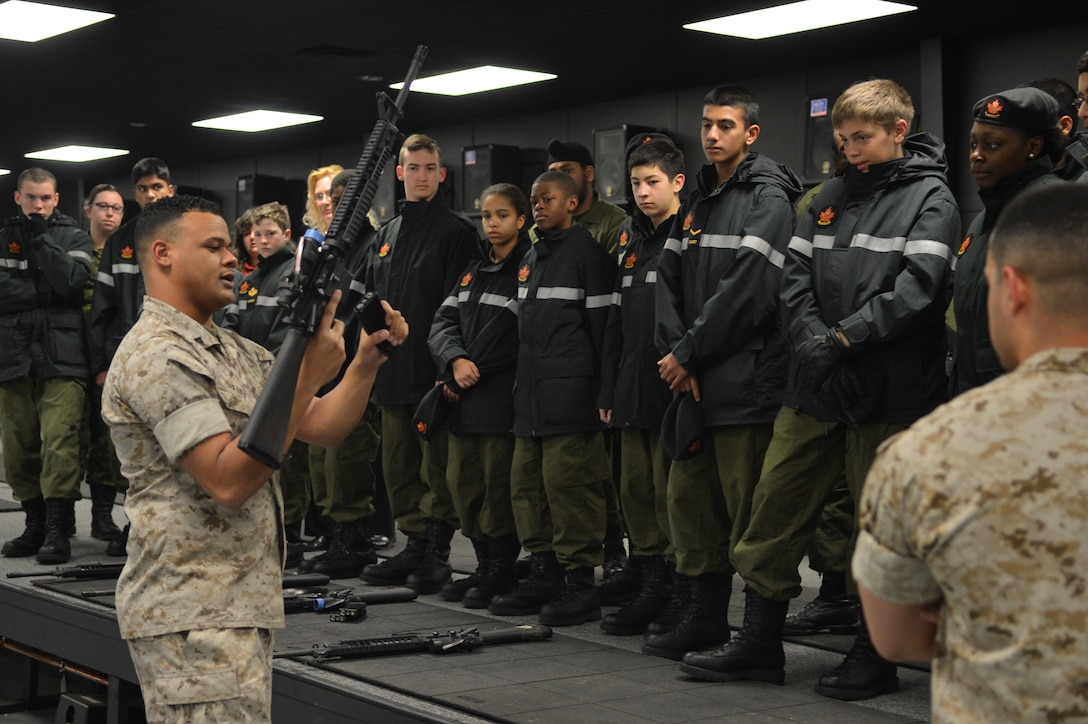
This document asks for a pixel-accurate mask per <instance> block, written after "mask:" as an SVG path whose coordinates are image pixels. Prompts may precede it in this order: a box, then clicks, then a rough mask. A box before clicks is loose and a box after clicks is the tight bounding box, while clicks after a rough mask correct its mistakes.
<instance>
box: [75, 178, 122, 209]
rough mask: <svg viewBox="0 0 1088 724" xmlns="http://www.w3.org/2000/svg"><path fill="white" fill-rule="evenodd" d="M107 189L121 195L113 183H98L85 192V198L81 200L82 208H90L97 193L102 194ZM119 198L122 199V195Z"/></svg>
mask: <svg viewBox="0 0 1088 724" xmlns="http://www.w3.org/2000/svg"><path fill="white" fill-rule="evenodd" d="M107 191H112V192H113V193H115V194H117V195H118V196H121V192H120V191H118V190H117V187H116V186H114V185H113V184H98V185H97V186H93V187H91V190H90V191H89V192H88V193H87V199H86V200H85V201H84V202H83V208H85V209H89V208H91V204H93V203H94V200H95V199H96V198H97V197H98V195H99V194H104V193H106V192H107ZM121 200H122V201H124V197H123V196H122V197H121Z"/></svg>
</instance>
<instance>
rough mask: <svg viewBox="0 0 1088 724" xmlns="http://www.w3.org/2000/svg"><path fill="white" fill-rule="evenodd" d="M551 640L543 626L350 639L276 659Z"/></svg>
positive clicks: (459, 649)
mask: <svg viewBox="0 0 1088 724" xmlns="http://www.w3.org/2000/svg"><path fill="white" fill-rule="evenodd" d="M551 637H552V630H551V629H550V628H548V627H547V626H542V625H537V624H531V625H530V624H527V625H523V626H514V627H513V628H504V629H499V630H497V631H480V630H479V629H476V628H470V629H463V630H461V631H449V632H447V633H444V634H442V633H438V632H437V631H435V632H434V633H432V634H431V635H430V636H423V635H419V634H403V635H399V636H397V635H393V636H381V637H378V638H371V639H353V640H350V641H341V642H340V643H337V644H314V646H313V648H312V649H311V650H309V651H290V652H284V653H281V654H276V656H307V655H308V656H312V657H313V658H315V659H322V660H328V659H360V658H368V657H371V656H387V655H389V654H410V653H428V654H452V653H458V652H463V651H474V650H476V649H478V648H480V647H481V646H490V645H492V644H516V643H522V642H524V641H544V640H545V639H550V638H551Z"/></svg>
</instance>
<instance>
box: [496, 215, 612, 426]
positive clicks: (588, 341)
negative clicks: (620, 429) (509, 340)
mask: <svg viewBox="0 0 1088 724" xmlns="http://www.w3.org/2000/svg"><path fill="white" fill-rule="evenodd" d="M615 280H616V262H615V260H614V258H613V257H612V255H610V254H609V253H608V252H606V251H605V250H604V249H602V248H601V246H600V245H599V244H598V243H597V241H596V240H595V239H594V238H593V237H592V236H591V235H590V233H589V232H588V231H586V230H585V229H583V228H582V227H580V226H572V227H571V228H569V229H553V230H549V231H546V232H543V234H542V235H541V237H540V240H539V241H537V242H536V244H534V245H533V247H532V248H531V249H529V251H528V253H526V254H525V257H524V258H523V259H522V261H521V265H520V266H519V267H518V334H519V346H518V372H517V383H516V385H515V388H514V434H515V435H517V436H518V437H544V436H549V435H564V434H569V433H584V432H597V431H600V430H601V429H603V426H602V425H601V421H600V417H599V416H598V414H597V397H598V393H599V390H600V374H601V347H602V344H603V341H604V327H605V323H606V322H607V320H608V307H609V304H610V303H611V301H612V286H613V284H615Z"/></svg>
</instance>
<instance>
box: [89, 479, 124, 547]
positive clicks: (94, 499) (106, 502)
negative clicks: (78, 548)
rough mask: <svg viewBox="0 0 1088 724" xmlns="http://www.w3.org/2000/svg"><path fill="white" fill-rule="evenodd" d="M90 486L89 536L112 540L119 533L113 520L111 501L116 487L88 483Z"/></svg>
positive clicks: (114, 495) (114, 496) (112, 501)
mask: <svg viewBox="0 0 1088 724" xmlns="http://www.w3.org/2000/svg"><path fill="white" fill-rule="evenodd" d="M89 487H90V488H91V537H92V538H95V539H97V540H113V539H114V538H116V537H118V536H119V535H121V529H120V528H118V527H117V524H116V523H114V522H113V503H114V500H115V499H116V497H117V488H115V487H113V486H112V485H101V484H99V483H90V485H89Z"/></svg>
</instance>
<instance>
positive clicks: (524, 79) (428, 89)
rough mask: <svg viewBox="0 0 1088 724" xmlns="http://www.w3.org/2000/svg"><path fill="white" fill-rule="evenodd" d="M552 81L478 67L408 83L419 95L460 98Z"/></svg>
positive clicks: (524, 72)
mask: <svg viewBox="0 0 1088 724" xmlns="http://www.w3.org/2000/svg"><path fill="white" fill-rule="evenodd" d="M555 77H556V76H555V75H553V74H551V73H537V72H536V71H532V70H518V69H517V68H500V67H498V66H495V65H482V66H480V67H479V68H466V69H465V70H457V71H454V72H452V73H443V74H442V75H432V76H431V77H429V78H419V79H417V80H416V81H414V82H413V83H412V90H413V91H419V92H420V93H436V94H438V95H443V96H464V95H468V94H469V93H483V92H484V91H489V90H496V89H498V88H510V87H511V86H515V85H527V84H529V83H539V82H540V81H542V80H552V79H553V78H555ZM403 86H404V84H403V83H394V84H393V85H391V86H390V88H393V89H394V90H400V89H401V88H402V87H403Z"/></svg>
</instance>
